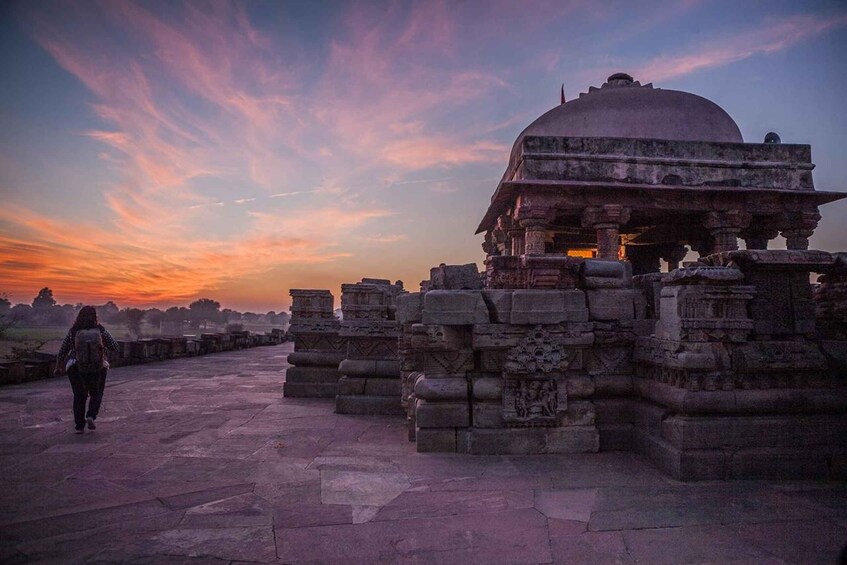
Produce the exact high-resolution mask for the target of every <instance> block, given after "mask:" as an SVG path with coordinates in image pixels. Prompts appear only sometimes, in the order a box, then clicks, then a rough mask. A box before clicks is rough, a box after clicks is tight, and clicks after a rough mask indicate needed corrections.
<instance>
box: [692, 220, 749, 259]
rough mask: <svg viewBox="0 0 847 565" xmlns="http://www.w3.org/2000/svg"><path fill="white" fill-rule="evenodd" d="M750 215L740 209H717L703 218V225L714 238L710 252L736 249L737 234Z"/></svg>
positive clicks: (747, 222)
mask: <svg viewBox="0 0 847 565" xmlns="http://www.w3.org/2000/svg"><path fill="white" fill-rule="evenodd" d="M751 218H752V216H751V215H750V214H749V213H748V212H743V211H742V210H718V211H714V212H709V213H708V214H706V216H705V218H703V225H704V226H705V227H706V229H708V230H709V233H710V234H711V236H712V239H714V244H713V246H712V253H722V252H724V251H737V250H738V235H739V234H740V233H741V230H743V229H744V228H746V227H747V226H748V225H749V224H750V219H751Z"/></svg>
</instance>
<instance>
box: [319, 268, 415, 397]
mask: <svg viewBox="0 0 847 565" xmlns="http://www.w3.org/2000/svg"><path fill="white" fill-rule="evenodd" d="M403 292H404V290H403V285H402V283H400V282H398V283H396V284H391V283H390V282H389V281H388V280H382V279H362V282H359V283H356V284H344V285H341V310H342V312H343V315H344V320H343V321H342V323H341V328H340V332H339V335H340V336H341V337H342V338H343V339H344V340H345V342H346V344H347V350H346V355H345V357H344V359H343V360H342V361H341V362H340V364H339V365H338V373H339V374H340V375H341V378H340V380H339V381H338V394H337V396H336V397H335V411H336V412H338V413H339V414H403V412H404V410H403V405H402V404H401V380H400V360H399V357H398V345H399V344H398V340H399V338H400V324H399V322H398V321H397V320H396V319H395V316H396V311H397V298H398V297H399V296H401V294H402V293H403Z"/></svg>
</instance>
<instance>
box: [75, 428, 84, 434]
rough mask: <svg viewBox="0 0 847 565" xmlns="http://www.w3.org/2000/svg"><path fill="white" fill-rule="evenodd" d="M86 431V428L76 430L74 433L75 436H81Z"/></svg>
mask: <svg viewBox="0 0 847 565" xmlns="http://www.w3.org/2000/svg"><path fill="white" fill-rule="evenodd" d="M84 431H85V428H75V429H74V433H75V434H81V433H83V432H84Z"/></svg>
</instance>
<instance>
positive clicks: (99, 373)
mask: <svg viewBox="0 0 847 565" xmlns="http://www.w3.org/2000/svg"><path fill="white" fill-rule="evenodd" d="M107 349H108V350H111V351H117V350H118V342H116V341H115V338H113V337H112V335H111V334H110V333H109V332H108V331H107V330H106V328H104V327H103V326H102V325H100V323H99V322H98V321H97V310H95V309H94V306H83V307H82V309H81V310H80V311H79V314H77V317H76V321H75V322H74V324H73V326H71V329H70V330H68V335H66V336H65V339H64V340H63V341H62V346H61V347H60V348H59V354H58V356H57V358H56V370H55V371H54V372H53V374H54V375H57V376H58V375H61V374H62V373H63V372H65V371H67V373H68V379H69V380H70V381H71V388H72V389H73V392H74V429H75V431H76V433H78V434H81V433H83V432H84V431H85V426H86V424H88V429H89V430H94V429H96V428H97V425H96V424H95V423H94V421H95V420H96V419H97V414H98V413H99V412H100V404H101V403H102V402H103V391H104V390H105V388H106V373H107V372H108V370H109V361H108V360H107V359H106V350H107ZM89 397H90V400H89V402H88V412H86V410H85V401H86V399H87V398H89Z"/></svg>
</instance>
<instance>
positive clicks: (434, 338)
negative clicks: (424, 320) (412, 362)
mask: <svg viewBox="0 0 847 565" xmlns="http://www.w3.org/2000/svg"><path fill="white" fill-rule="evenodd" d="M468 341H469V331H468V330H467V328H465V327H463V326H445V325H442V324H413V325H412V336H411V344H412V347H413V348H414V349H415V350H416V351H450V350H454V349H462V348H463V347H465V346H466V345H468V343H467V342H468Z"/></svg>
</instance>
